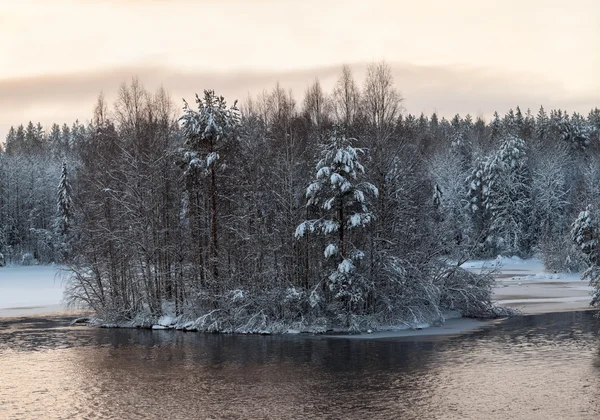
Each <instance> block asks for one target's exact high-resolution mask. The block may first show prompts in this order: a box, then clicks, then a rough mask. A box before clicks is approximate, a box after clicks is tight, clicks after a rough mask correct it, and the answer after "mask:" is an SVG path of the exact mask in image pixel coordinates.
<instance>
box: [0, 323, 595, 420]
mask: <svg viewBox="0 0 600 420" xmlns="http://www.w3.org/2000/svg"><path fill="white" fill-rule="evenodd" d="M599 328H600V321H599V320H598V319H595V318H593V312H566V313H555V314H544V315H532V316H522V317H516V318H512V319H508V320H505V321H503V322H498V323H494V324H492V325H488V326H486V327H483V328H481V329H479V330H476V331H471V332H468V333H463V334H459V335H454V336H439V337H436V336H429V337H428V336H423V337H410V338H384V339H368V338H367V339H346V338H328V337H323V336H304V335H302V336H239V335H209V334H199V333H184V332H180V331H160V330H159V331H156V330H154V331H153V330H133V329H129V330H127V329H100V328H91V327H85V326H70V325H69V319H68V318H61V317H39V318H35V317H31V318H12V319H11V318H4V319H1V318H0V418H2V419H38V418H41V419H74V418H83V419H94V418H101V419H222V418H223V419H263V418H264V419H305V418H319V419H321V418H323V419H369V420H370V419H544V420H550V419H598V418H600V335H599V333H598V330H599Z"/></svg>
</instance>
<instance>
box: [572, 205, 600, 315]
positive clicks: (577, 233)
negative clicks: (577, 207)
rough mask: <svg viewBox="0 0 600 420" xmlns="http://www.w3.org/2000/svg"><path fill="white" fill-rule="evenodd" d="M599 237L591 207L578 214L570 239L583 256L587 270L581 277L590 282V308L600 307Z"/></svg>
mask: <svg viewBox="0 0 600 420" xmlns="http://www.w3.org/2000/svg"><path fill="white" fill-rule="evenodd" d="M599 235H600V232H599V225H598V220H597V219H596V217H595V215H594V211H593V209H592V207H591V206H587V207H586V209H585V210H584V211H582V212H580V213H579V216H577V219H576V220H575V222H574V223H573V229H572V230H571V238H572V239H573V242H575V244H576V245H577V246H578V247H579V249H581V252H582V253H583V254H584V255H585V257H586V259H587V262H588V268H587V269H586V270H585V271H584V272H583V274H582V275H581V279H582V280H587V281H589V282H590V286H592V287H593V288H594V290H593V292H592V302H591V303H590V305H592V306H600V248H599V247H598V237H599Z"/></svg>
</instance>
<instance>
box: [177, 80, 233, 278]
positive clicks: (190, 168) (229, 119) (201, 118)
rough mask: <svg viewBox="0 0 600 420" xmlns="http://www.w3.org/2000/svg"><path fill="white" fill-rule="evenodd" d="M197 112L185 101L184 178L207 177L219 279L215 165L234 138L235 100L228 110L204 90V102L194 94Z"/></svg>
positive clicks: (215, 273)
mask: <svg viewBox="0 0 600 420" xmlns="http://www.w3.org/2000/svg"><path fill="white" fill-rule="evenodd" d="M196 104H197V105H198V111H195V110H192V109H190V107H189V106H188V104H187V102H185V101H184V114H183V116H182V117H181V121H182V128H183V132H184V135H185V138H186V140H185V148H186V152H185V155H184V159H185V161H186V164H187V169H186V175H187V176H195V175H197V174H200V173H204V174H205V175H208V176H209V177H210V185H209V189H210V191H209V196H210V202H211V217H210V219H211V223H210V225H211V258H212V272H213V276H214V277H215V278H217V277H218V276H219V270H218V261H217V260H218V248H219V246H218V227H217V223H218V209H217V196H218V191H217V162H218V161H219V159H220V155H219V152H220V151H221V149H222V148H223V146H224V144H223V143H225V142H227V141H229V140H231V139H232V138H234V136H235V132H236V130H237V129H238V126H239V124H240V114H239V111H238V108H237V101H236V102H234V104H233V106H231V107H230V108H227V102H226V101H225V98H223V97H222V96H216V95H215V92H214V91H212V90H205V91H204V99H200V97H199V96H198V95H196Z"/></svg>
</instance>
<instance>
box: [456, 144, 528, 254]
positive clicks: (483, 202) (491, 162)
mask: <svg viewBox="0 0 600 420" xmlns="http://www.w3.org/2000/svg"><path fill="white" fill-rule="evenodd" d="M466 181H467V185H468V187H469V189H468V200H469V206H470V208H471V211H472V213H473V218H474V219H473V224H474V231H475V234H476V235H477V236H478V237H479V238H480V241H481V243H482V244H483V243H484V242H485V245H486V247H487V248H488V249H489V251H492V252H494V253H496V252H501V253H508V254H523V253H524V254H527V253H528V252H529V250H530V246H531V244H529V242H528V237H527V231H528V222H527V218H528V216H529V210H530V207H531V202H530V180H529V174H528V166H527V155H526V148H525V142H523V140H522V139H520V138H519V137H516V136H512V135H508V136H506V137H505V139H504V141H503V143H502V145H501V146H500V148H499V149H498V150H497V151H496V152H494V153H492V154H491V155H490V156H488V157H487V158H485V159H483V160H480V161H478V163H477V165H476V167H475V168H474V169H473V171H472V173H471V175H470V176H469V177H467V180H466Z"/></svg>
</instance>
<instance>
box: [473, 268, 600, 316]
mask: <svg viewBox="0 0 600 420" xmlns="http://www.w3.org/2000/svg"><path fill="white" fill-rule="evenodd" d="M462 267H463V268H466V269H468V270H470V271H474V272H479V271H481V270H482V269H484V270H494V271H495V272H494V276H495V277H496V286H495V288H494V301H495V303H496V304H498V305H501V306H509V307H512V308H515V309H519V310H521V311H522V312H523V313H524V314H539V313H547V312H564V311H580V310H588V309H591V307H590V302H591V299H592V298H591V296H590V293H591V292H592V288H591V287H590V286H589V285H588V283H587V282H586V281H582V280H581V273H555V272H546V270H545V269H544V264H543V263H542V261H540V260H539V259H537V258H531V259H525V260H524V259H521V258H519V257H510V258H509V257H498V258H496V259H493V260H477V261H468V262H466V263H464V264H463V265H462Z"/></svg>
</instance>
